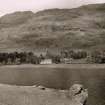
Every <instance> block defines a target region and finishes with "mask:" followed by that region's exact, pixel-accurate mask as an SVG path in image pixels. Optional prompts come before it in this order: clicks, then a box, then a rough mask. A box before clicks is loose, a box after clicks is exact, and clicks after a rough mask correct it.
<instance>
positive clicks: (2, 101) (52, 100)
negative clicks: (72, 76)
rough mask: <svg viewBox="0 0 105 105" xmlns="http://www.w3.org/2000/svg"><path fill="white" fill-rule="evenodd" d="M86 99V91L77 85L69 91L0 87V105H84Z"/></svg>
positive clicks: (41, 87) (31, 87)
mask: <svg viewBox="0 0 105 105" xmlns="http://www.w3.org/2000/svg"><path fill="white" fill-rule="evenodd" d="M87 97H88V92H87V90H86V89H84V88H83V86H82V85H79V84H75V85H73V86H72V87H71V88H70V89H69V90H57V89H49V88H45V87H43V86H10V85H2V84H1V85H0V105H84V104H85V102H86V100H87Z"/></svg>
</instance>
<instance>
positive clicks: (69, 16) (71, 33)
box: [0, 4, 105, 50]
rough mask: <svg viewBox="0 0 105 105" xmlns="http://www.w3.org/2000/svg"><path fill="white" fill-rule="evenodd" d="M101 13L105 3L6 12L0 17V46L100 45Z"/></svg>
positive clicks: (103, 37) (102, 31) (104, 39)
mask: <svg viewBox="0 0 105 105" xmlns="http://www.w3.org/2000/svg"><path fill="white" fill-rule="evenodd" d="M104 17H105V4H94V5H87V6H82V7H79V8H74V9H50V10H44V11H40V12H38V13H32V12H30V11H27V12H16V13H13V14H7V15H5V16H3V17H1V18H0V48H1V49H10V50H11V49H16V48H17V49H24V50H34V49H37V48H46V47H47V48H83V49H84V48H86V49H90V48H104V44H105V35H104V34H105V19H104Z"/></svg>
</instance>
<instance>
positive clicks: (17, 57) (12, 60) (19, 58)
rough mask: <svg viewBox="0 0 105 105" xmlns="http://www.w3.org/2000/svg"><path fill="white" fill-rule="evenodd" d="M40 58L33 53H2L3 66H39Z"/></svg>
mask: <svg viewBox="0 0 105 105" xmlns="http://www.w3.org/2000/svg"><path fill="white" fill-rule="evenodd" d="M39 60H40V57H37V56H35V55H34V54H33V53H32V52H12V53H0V63H1V64H23V63H33V64H39V62H40V61H39Z"/></svg>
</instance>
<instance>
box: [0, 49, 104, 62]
mask: <svg viewBox="0 0 105 105" xmlns="http://www.w3.org/2000/svg"><path fill="white" fill-rule="evenodd" d="M62 58H68V59H69V58H72V59H74V60H76V59H87V63H105V51H91V52H90V53H89V54H88V52H87V51H84V50H63V51H61V52H60V55H52V54H50V53H49V52H46V55H42V54H41V55H40V56H36V55H35V54H34V53H33V52H12V53H0V64H29V63H30V64H40V62H41V60H44V59H51V60H52V63H56V64H59V63H61V59H62Z"/></svg>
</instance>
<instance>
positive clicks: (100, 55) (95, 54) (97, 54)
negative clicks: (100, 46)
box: [87, 50, 105, 64]
mask: <svg viewBox="0 0 105 105" xmlns="http://www.w3.org/2000/svg"><path fill="white" fill-rule="evenodd" d="M87 60H88V62H89V63H98V64H102V63H105V51H104V50H103V51H100V50H96V51H92V52H91V56H90V57H88V59H87Z"/></svg>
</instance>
